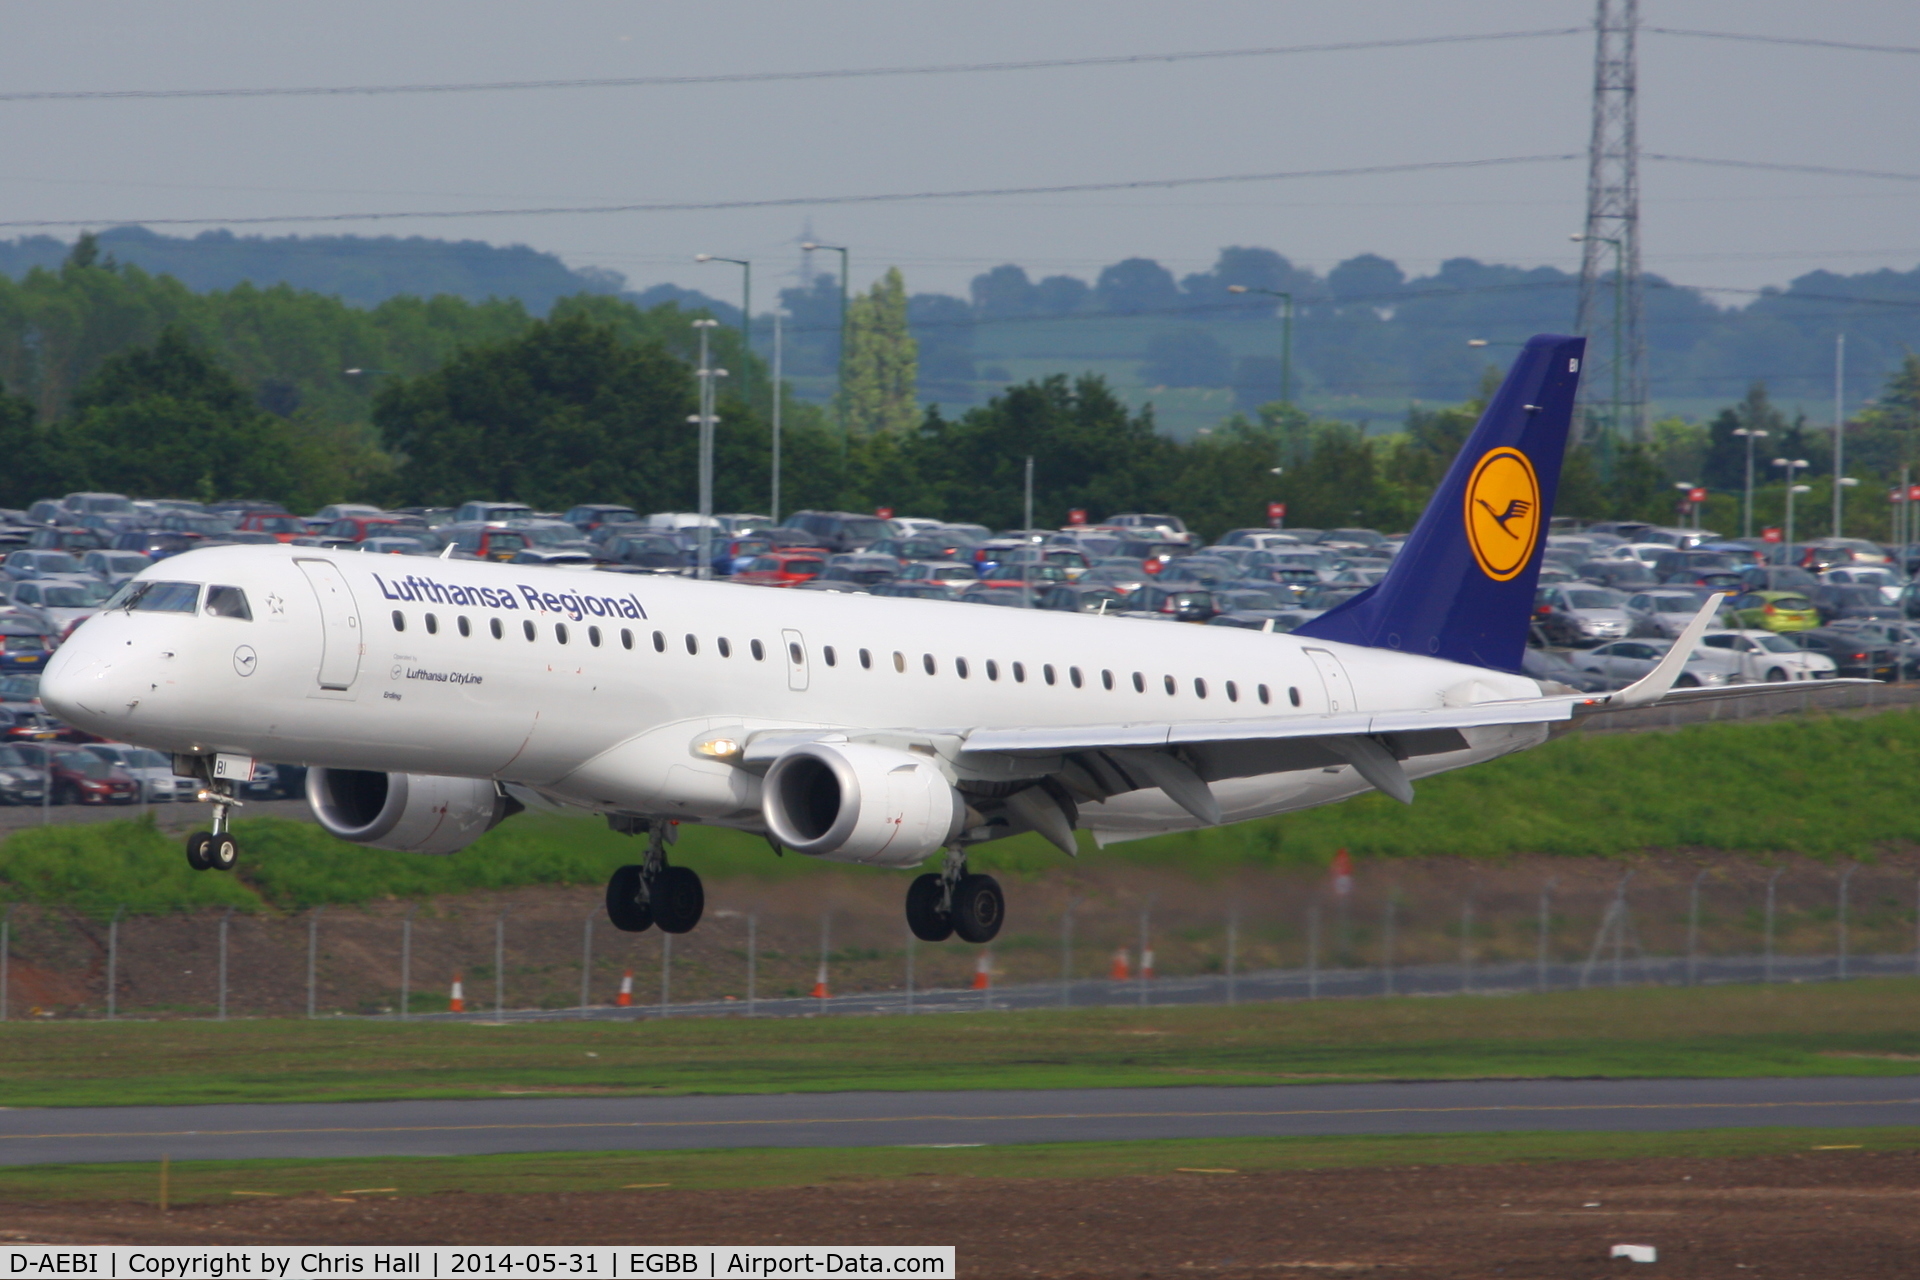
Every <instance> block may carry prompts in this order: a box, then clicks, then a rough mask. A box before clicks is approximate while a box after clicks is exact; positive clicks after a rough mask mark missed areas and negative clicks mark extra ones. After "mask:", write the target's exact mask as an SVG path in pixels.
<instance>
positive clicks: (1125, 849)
mask: <svg viewBox="0 0 1920 1280" xmlns="http://www.w3.org/2000/svg"><path fill="white" fill-rule="evenodd" d="M1916 769H1920V712H1910V711H1899V712H1889V713H1887V714H1884V715H1878V716H1871V717H1865V718H1860V719H1841V718H1829V717H1824V716H1806V717H1795V718H1791V719H1783V720H1776V721H1772V722H1768V723H1762V724H1722V725H1702V726H1698V727H1694V728H1689V729H1682V730H1680V731H1678V732H1675V733H1658V734H1615V735H1596V736H1592V737H1587V736H1583V735H1579V734H1573V735H1569V736H1567V737H1564V738H1560V739H1558V740H1556V741H1554V742H1551V743H1548V744H1547V745H1546V746H1543V747H1540V748H1538V749H1537V750H1534V751H1527V752H1522V753H1520V754H1519V755H1515V756H1510V757H1507V758H1506V759H1503V760H1496V761H1493V762H1492V763H1489V764H1485V765H1481V766H1479V767H1477V768H1473V769H1466V770H1462V771H1460V772H1457V773H1450V774H1446V775H1443V776H1441V777H1437V778H1433V779H1429V780H1428V781H1425V782H1422V783H1420V784H1419V786H1418V793H1419V794H1418V799H1417V800H1416V801H1415V803H1414V804H1413V805H1412V806H1411V807H1407V806H1402V805H1399V804H1396V803H1394V802H1393V801H1390V800H1387V799H1384V798H1383V797H1380V796H1377V795H1366V796H1361V797H1358V798H1357V799H1354V800H1350V801H1347V802H1346V803H1344V804H1338V805H1331V806H1328V807H1326V808H1322V809H1313V810H1308V811H1306V812H1304V813H1297V814H1291V815H1288V816H1286V817H1283V818H1275V819H1268V820H1265V821H1260V822H1248V823H1241V824H1239V825H1237V826H1231V827H1217V828H1213V829H1210V830H1206V831H1197V832H1191V833H1186V834H1181V835H1174V836H1164V837H1159V838H1156V839H1151V840H1139V841H1130V842H1127V843H1124V844H1119V845H1116V846H1114V847H1113V848H1111V849H1108V850H1105V851H1094V850H1092V849H1091V843H1090V842H1084V843H1086V844H1087V849H1088V851H1087V852H1086V854H1085V855H1084V856H1087V857H1090V858H1104V859H1111V860H1117V861H1121V862H1125V863H1128V864H1132V865H1143V866H1177V867H1179V868H1180V869H1181V870H1183V871H1184V872H1186V873H1187V874H1191V875H1199V876H1208V875H1217V874H1222V873H1225V872H1228V871H1232V870H1235V869H1238V868H1242V867H1262V866H1283V865H1313V864H1319V863H1324V862H1325V861H1326V860H1327V859H1329V858H1331V857H1332V856H1333V851H1334V850H1335V849H1336V848H1337V847H1340V846H1345V847H1346V848H1347V849H1349V850H1350V851H1351V852H1352V853H1353V854H1355V855H1356V856H1370V857H1420V856H1430V855H1454V856H1465V857H1476V858H1500V857H1508V856H1512V855H1515V854H1525V853H1544V854H1555V855H1562V856H1568V857H1616V856H1620V855H1623V854H1628V853H1633V852H1637V851H1640V850H1644V849H1674V848H1689V847H1696V848H1697V847H1705V848H1713V849H1721V850H1730V851H1735V852H1740V853H1748V854H1755V855H1769V854H1782V853H1793V854H1803V855H1807V856H1811V857H1816V858H1864V859H1871V858H1873V857H1875V856H1877V855H1879V854H1881V853H1883V852H1885V851H1888V850H1892V849H1896V848H1900V847H1906V846H1911V845H1914V844H1920V805H1915V804H1913V803H1912V802H1911V798H1910V792H1911V789H1912V779H1913V776H1914V774H1915V772H1916ZM1836 778H1843V779H1844V783H1843V784H1836V782H1835V779H1836ZM235 831H236V833H237V834H238V835H239V837H240V839H241V841H242V843H243V846H244V848H245V851H246V852H245V856H244V859H243V861H242V863H241V869H240V871H239V873H238V874H237V876H208V875H199V874H196V873H194V872H192V871H190V870H189V869H188V868H187V865H186V862H185V859H184V858H182V856H181V854H180V850H179V847H178V845H179V842H178V840H177V839H176V838H175V837H172V836H168V835H164V834H162V833H161V832H159V831H157V830H155V829H154V827H153V826H152V824H151V823H148V822H141V821H129V822H109V823H97V824H88V825H83V826H72V827H30V828H27V829H24V830H21V831H18V832H16V833H14V835H13V836H12V837H10V838H9V839H8V840H7V842H6V844H5V845H4V846H0V897H4V898H7V899H10V900H13V901H20V902H40V903H55V904H60V905H63V906H71V907H79V908H82V909H87V910H93V911H100V912H105V911H110V910H112V909H113V908H114V907H116V906H121V905H124V906H126V907H127V909H128V910H130V911H134V912H161V911H177V910H181V909H185V908H192V907H212V906H234V907H239V908H241V909H272V910H283V911H294V910H301V909H304V908H306V907H310V906H315V905H319V904H323V903H346V904H351V903H362V902H367V901H371V900H374V899H380V898H389V897H394V898H416V897H422V896H427V895H434V894H449V893H460V892H466V891H472V890H486V889H506V888H512V887H515V886H518V885H528V884H599V883H601V882H603V881H604V880H605V879H606V877H607V874H608V873H609V872H610V871H611V870H612V869H613V868H614V867H617V866H619V865H620V864H622V863H623V862H630V861H633V860H634V859H635V858H636V857H637V856H638V854H639V852H640V846H639V844H638V843H637V842H635V841H634V840H632V839H629V838H628V837H625V836H619V835H615V834H613V833H612V832H610V831H608V830H607V828H606V826H605V825H604V824H603V823H601V822H599V821H597V820H593V819H557V818H538V817H533V816H522V817H518V818H515V819H512V820H511V821H509V822H506V823H504V824H502V825H501V827H499V828H498V829H497V830H495V831H493V832H490V833H489V834H488V835H486V836H484V837H482V838H481V839H480V840H479V841H477V842H476V843H475V844H473V845H471V846H470V847H468V848H466V849H463V850H461V851H460V852H459V853H456V854H453V855H451V856H450V857H444V858H425V857H414V856H408V855H405V854H396V853H389V852H386V851H384V850H379V849H366V848H362V847H360V846H357V845H351V844H346V843H344V842H342V841H339V840H335V839H333V838H332V837H331V836H328V835H327V834H326V833H325V832H324V831H321V830H320V829H319V828H318V827H316V826H313V825H312V824H310V823H303V822H290V821H286V820H282V819H273V818H257V819H248V820H243V821H241V822H239V823H236V824H235ZM680 831H681V836H682V838H681V841H680V843H679V844H678V845H677V846H676V848H675V851H674V852H675V856H676V857H677V858H679V859H681V860H684V861H685V862H687V863H688V864H689V865H691V866H694V867H696V868H698V869H699V870H700V871H701V872H702V873H703V874H705V875H706V876H708V877H709V878H712V879H724V878H726V877H729V876H741V875H751V876H757V877H762V878H772V879H779V878H785V877H790V876H803V875H809V874H818V873H821V872H823V871H829V870H833V871H838V872H839V873H841V874H849V875H853V874H883V875H890V874H893V873H889V872H864V871H862V870H861V869H859V868H847V867H842V866H840V865H839V864H828V863H821V862H818V861H814V860H812V859H808V858H802V857H798V856H789V857H784V858H776V857H774V856H772V853H771V851H770V850H769V849H768V847H767V845H766V843H765V842H764V841H762V840H759V839H757V838H755V837H753V836H748V835H743V834H741V833H739V832H735V831H724V830H721V829H718V828H713V827H697V826H684V827H681V828H680ZM973 857H974V860H975V862H976V863H977V864H979V865H980V866H981V867H983V868H986V869H990V870H994V871H998V872H1002V873H1006V874H1012V875H1016V876H1020V875H1034V874H1038V873H1040V872H1041V871H1044V870H1045V869H1047V868H1050V867H1057V866H1059V865H1060V863H1061V858H1060V855H1059V854H1058V853H1056V852H1055V851H1054V850H1053V849H1052V848H1051V847H1050V846H1048V845H1046V844H1045V843H1043V842H1042V841H1040V840H1039V838H1038V837H1035V836H1021V837H1017V838H1015V839H1013V840H1007V841H1003V842H999V843H996V844H991V845H986V846H983V847H982V848H980V849H979V850H977V851H976V852H975V853H974V855H973Z"/></svg>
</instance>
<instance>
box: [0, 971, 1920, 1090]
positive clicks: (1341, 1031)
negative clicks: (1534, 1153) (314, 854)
mask: <svg viewBox="0 0 1920 1280" xmlns="http://www.w3.org/2000/svg"><path fill="white" fill-rule="evenodd" d="M1916 997H1920V981H1916V980H1911V979H1885V980H1875V981H1860V982H1851V983H1846V984H1820V985H1817V986H1816V985H1804V986H1776V987H1711V988H1698V989H1693V990H1685V989H1672V988H1644V989H1643V988H1624V989H1621V990H1618V991H1614V990H1593V991H1584V992H1575V993H1564V994H1557V995H1548V996H1504V997H1502V996H1463V997H1455V998H1449V999H1445V1000H1434V999H1428V998H1411V999H1409V998H1401V999H1390V1000H1367V1001H1322V1002H1317V1003H1303V1002H1286V1003H1275V1004H1265V1005H1243V1006H1240V1007H1237V1008H1227V1007H1217V1006H1194V1007H1185V1008H1156V1009H1129V1010H1083V1011H1067V1012H1031V1013H1019V1014H952V1015H942V1016H938V1017H917V1018H898V1017H894V1018H808V1019H793V1018H783V1019H762V1020H754V1021H748V1020H745V1019H687V1020H684V1021H672V1020H669V1021H665V1022H661V1021H646V1022H637V1023H627V1022H553V1023H514V1024H506V1025H488V1024H479V1023H458V1024H433V1023H429V1024H404V1025H403V1024H397V1023H368V1022H359V1021H352V1022H343V1021H335V1020H330V1019H321V1020H315V1021H310V1022H309V1021H265V1020H262V1021H251V1020H250V1021H244V1022H227V1023H209V1022H185V1021H176V1022H145V1023H118V1024H112V1025H109V1024H104V1023H42V1024H26V1025H21V1024H14V1025H10V1026H8V1027H6V1028H4V1029H3V1030H0V1096H4V1097H5V1098H6V1099H7V1102H8V1103H9V1104H10V1105H13V1106H81V1105H133V1104H137V1103H189V1102H240V1101H246V1102H266V1101H346V1100H359V1099H376V1098H460V1097H495V1096H501V1095H503V1094H516V1093H525V1092H538V1093H543V1094H568V1093H579V1094H606V1093H633V1094H673V1093H787V1092H802V1091H826V1090H845V1089H1014V1088H1021V1089H1047V1088H1067V1087H1086V1086H1092V1087H1100V1086H1121V1085H1131V1086H1140V1085H1182V1084H1185V1085H1192V1084H1217V1085H1226V1084H1275V1083H1285V1082H1291V1081H1299V1082H1303V1083H1306V1082H1314V1081H1334V1080H1407V1079H1446V1078H1455V1079H1466V1078H1481V1079H1484V1078H1488V1077H1495V1078H1498V1077H1543V1076H1559V1077H1595V1076H1614V1077H1633V1076H1695V1077H1721V1076H1761V1075H1766V1076H1793V1075H1841V1074H1867V1075H1908V1074H1914V1073H1916V1072H1920V1025H1917V1024H1916V1023H1915V1021H1914V1019H1913V1013H1912V1010H1913V1007H1914V1003H1915V1000H1916Z"/></svg>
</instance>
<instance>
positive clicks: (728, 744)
mask: <svg viewBox="0 0 1920 1280" xmlns="http://www.w3.org/2000/svg"><path fill="white" fill-rule="evenodd" d="M693 750H694V754H696V755H702V756H706V757H707V758H708V759H711V760H725V761H726V762H727V763H728V764H733V763H735V762H737V761H738V760H739V759H740V744H739V743H737V742H735V741H734V740H733V739H732V738H708V739H707V740H706V741H705V742H702V743H700V744H699V745H697V746H695V747H694V749H693Z"/></svg>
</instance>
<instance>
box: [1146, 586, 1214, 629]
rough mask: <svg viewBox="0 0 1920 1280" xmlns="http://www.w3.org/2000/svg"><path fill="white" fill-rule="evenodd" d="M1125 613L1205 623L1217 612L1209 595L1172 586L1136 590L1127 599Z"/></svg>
mask: <svg viewBox="0 0 1920 1280" xmlns="http://www.w3.org/2000/svg"><path fill="white" fill-rule="evenodd" d="M1126 611H1127V612H1128V613H1130V614H1131V613H1157V614H1163V615H1165V616H1167V617H1170V618H1175V619H1177V620H1179V621H1181V622H1205V621H1206V620H1207V619H1209V618H1211V617H1213V616H1214V615H1215V614H1216V613H1219V612H1220V609H1219V607H1218V606H1217V605H1215V604H1214V601H1213V592H1211V591H1208V590H1205V589H1204V588H1198V589H1196V588H1192V587H1186V586H1182V585H1180V584H1177V583H1172V584H1168V585H1166V586H1159V585H1157V584H1156V585H1154V586H1146V587H1142V588H1140V589H1139V590H1138V591H1136V592H1134V593H1133V595H1132V596H1131V597H1130V598H1129V599H1128V600H1127V609H1126Z"/></svg>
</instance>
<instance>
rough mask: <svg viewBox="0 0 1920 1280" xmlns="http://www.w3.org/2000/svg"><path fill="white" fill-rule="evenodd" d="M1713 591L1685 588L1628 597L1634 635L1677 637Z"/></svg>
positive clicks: (1640, 593)
mask: <svg viewBox="0 0 1920 1280" xmlns="http://www.w3.org/2000/svg"><path fill="white" fill-rule="evenodd" d="M1713 594H1714V593H1713V592H1712V591H1710V590H1685V589H1681V588H1669V589H1666V590H1661V591H1637V592H1635V593H1634V594H1632V595H1630V596H1628V597H1627V614H1628V616H1630V617H1631V618H1632V619H1633V634H1634V635H1636V636H1663V637H1665V638H1666V639H1669V640H1672V639H1675V638H1677V637H1678V636H1679V634H1680V632H1681V629H1682V628H1684V627H1685V626H1686V625H1687V624H1688V623H1689V622H1692V621H1693V619H1694V616H1695V615H1696V614H1698V613H1699V612H1700V608H1701V606H1702V605H1704V604H1706V602H1707V600H1708V599H1709V598H1710V597H1711V596H1712V595H1713ZM1722 607H1723V608H1724V602H1722Z"/></svg>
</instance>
